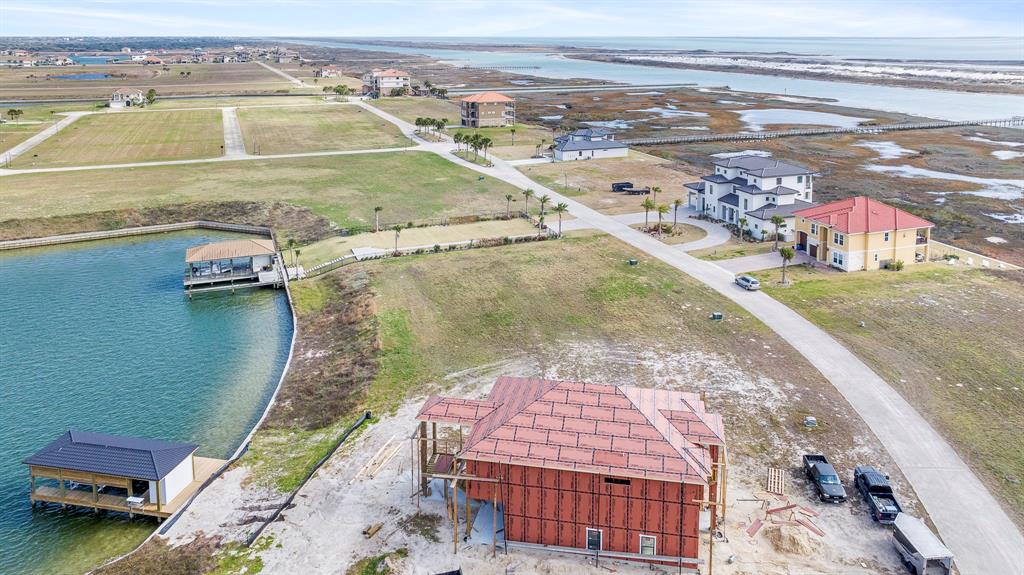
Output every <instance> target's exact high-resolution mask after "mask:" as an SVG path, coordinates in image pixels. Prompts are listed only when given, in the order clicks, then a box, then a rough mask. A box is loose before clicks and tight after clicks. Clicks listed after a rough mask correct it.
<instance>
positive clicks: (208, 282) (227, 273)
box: [184, 238, 284, 293]
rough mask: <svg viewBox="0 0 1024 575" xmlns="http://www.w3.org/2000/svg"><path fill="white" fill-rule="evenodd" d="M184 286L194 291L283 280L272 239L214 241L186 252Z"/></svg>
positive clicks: (276, 282) (248, 285)
mask: <svg viewBox="0 0 1024 575" xmlns="http://www.w3.org/2000/svg"><path fill="white" fill-rule="evenodd" d="M184 284H185V289H186V290H188V291H189V293H192V292H199V291H214V290H223V289H230V290H233V289H236V288H243V287H260V286H273V287H279V286H281V285H283V284H284V277H283V265H282V263H281V258H280V257H279V256H278V253H277V249H276V247H275V245H274V240H273V239H269V238H268V239H262V238H261V239H242V240H228V241H223V242H213V243H209V244H202V245H198V246H194V247H191V248H189V249H188V250H187V251H186V252H185V280H184Z"/></svg>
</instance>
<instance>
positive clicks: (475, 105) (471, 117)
mask: <svg viewBox="0 0 1024 575" xmlns="http://www.w3.org/2000/svg"><path fill="white" fill-rule="evenodd" d="M515 123H516V101H515V100H513V99H512V98H509V97H508V96H506V95H504V94H499V93H497V92H482V93H480V94H473V95H472V96H466V97H465V98H463V99H462V125H463V126H466V127H468V128H487V127H495V126H497V127H501V126H513V125H515Z"/></svg>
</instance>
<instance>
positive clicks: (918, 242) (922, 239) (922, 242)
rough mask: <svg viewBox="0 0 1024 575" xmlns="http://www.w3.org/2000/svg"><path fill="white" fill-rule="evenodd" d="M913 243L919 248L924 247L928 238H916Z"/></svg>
mask: <svg viewBox="0 0 1024 575" xmlns="http://www.w3.org/2000/svg"><path fill="white" fill-rule="evenodd" d="M915 243H917V245H919V246H923V245H926V244H927V243H928V236H917V239H916V240H915Z"/></svg>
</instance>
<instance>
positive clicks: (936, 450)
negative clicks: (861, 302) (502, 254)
mask: <svg viewBox="0 0 1024 575" xmlns="http://www.w3.org/2000/svg"><path fill="white" fill-rule="evenodd" d="M357 105H359V106H362V107H363V108H364V109H366V110H367V111H369V112H372V113H374V114H376V115H378V116H380V117H381V118H384V119H385V120H388V121H389V122H391V123H393V124H395V125H397V126H398V127H399V128H401V129H402V131H403V132H404V133H405V134H406V135H407V136H409V137H410V138H412V139H413V140H414V141H417V142H421V145H420V146H419V148H420V149H426V150H430V151H432V152H434V153H436V154H438V155H440V156H442V157H444V158H446V159H448V160H450V161H452V162H455V163H457V164H460V165H463V166H465V167H467V168H469V169H471V170H475V171H477V172H480V173H483V174H487V175H489V176H491V177H494V178H498V179H501V180H503V181H505V182H507V183H509V184H512V185H513V186H516V187H517V188H520V189H526V188H533V189H534V190H535V191H536V192H537V194H538V195H540V194H548V195H549V196H551V198H552V200H553V201H554V202H564V203H565V204H567V205H568V206H569V212H570V213H571V214H572V215H573V216H575V217H576V220H574V221H580V224H577V225H582V224H586V225H587V226H588V227H592V228H596V229H599V230H601V231H603V232H605V233H608V234H610V235H613V236H615V237H616V238H618V239H620V240H622V241H624V242H626V243H627V244H629V245H631V246H633V247H635V248H637V249H639V250H641V251H643V252H645V253H647V254H648V255H650V256H652V257H654V258H657V259H659V260H661V261H663V262H665V263H667V264H669V265H671V266H672V267H675V268H676V269H678V270H680V271H682V272H684V273H686V274H688V275H690V276H692V277H693V278H695V279H697V280H699V281H701V282H703V283H704V284H706V285H708V286H709V287H711V288H713V289H714V290H715V291H717V292H719V293H721V294H722V295H724V296H725V297H727V298H729V299H730V300H732V301H734V302H736V303H737V304H739V305H740V306H742V307H743V308H744V309H746V310H747V311H748V312H750V313H751V314H752V315H754V316H755V317H756V318H758V319H759V320H761V321H762V322H764V323H765V324H766V325H767V326H768V327H770V328H771V329H772V330H773V331H775V332H776V333H777V334H779V336H781V337H782V338H783V339H785V340H786V341H787V342H789V344H790V345H792V346H793V348H794V349H796V350H797V351H798V352H800V354H801V355H803V356H804V357H805V358H806V359H807V360H808V361H809V362H810V363H811V364H812V365H814V367H816V368H817V369H818V371H820V372H821V374H822V375H824V376H825V378H826V379H828V380H829V382H831V383H832V385H834V386H835V387H836V389H838V390H839V392H840V393H842V394H843V396H844V397H845V398H846V399H847V401H849V402H850V404H851V405H852V406H853V408H854V409H855V410H856V411H857V413H858V414H859V415H860V416H861V418H862V419H863V420H864V421H865V422H866V423H867V424H868V426H869V427H870V428H871V430H872V431H873V432H874V433H875V435H876V436H877V437H878V439H879V441H880V442H881V443H882V445H884V446H885V448H886V449H887V450H888V451H889V454H890V455H892V458H893V460H894V461H896V464H897V465H899V467H900V469H901V470H902V471H903V474H904V476H906V478H907V480H908V481H910V483H911V485H913V487H914V490H915V491H916V492H917V495H918V497H919V498H920V500H921V503H922V504H924V506H925V508H926V509H927V510H928V515H929V516H930V517H931V519H932V521H933V522H934V523H935V525H936V526H937V527H938V530H939V533H940V534H941V535H942V538H943V540H944V541H945V543H946V545H947V546H948V547H949V548H950V549H951V550H952V551H953V553H954V554H955V555H956V564H957V567H958V568H959V569H960V573H961V574H962V575H1019V574H1022V573H1024V537H1022V536H1021V533H1020V531H1019V530H1018V529H1017V526H1016V525H1015V524H1014V523H1013V522H1012V521H1011V520H1010V518H1009V517H1008V516H1007V515H1006V513H1005V512H1004V511H1003V509H1002V507H1000V505H999V503H998V502H997V501H996V500H995V498H994V497H992V494H990V493H989V492H988V490H987V489H986V488H985V486H984V485H983V484H982V483H981V481H979V480H978V478H977V477H976V476H975V475H974V473H973V472H972V471H971V469H970V468H969V467H968V466H967V464H966V463H964V461H963V460H962V459H961V458H960V456H959V455H957V454H956V452H955V451H953V448H952V447H950V445H949V444H948V443H947V442H946V441H945V439H943V438H942V436H941V435H939V433H938V432H936V431H935V429H933V428H932V426H931V425H930V424H929V423H928V422H927V421H925V420H924V418H923V417H921V415H920V414H919V413H917V411H916V410H915V409H914V408H913V407H912V406H911V405H910V404H909V403H907V401H906V400H905V399H903V397H902V396H901V395H900V394H899V393H898V392H896V390H894V389H893V388H892V387H890V386H889V384H887V383H886V382H885V381H884V380H883V379H882V378H881V377H879V376H878V374H876V373H875V372H874V371H872V369H871V368H870V367H868V366H867V365H866V364H865V363H864V362H862V361H861V360H860V359H858V358H857V356H855V355H854V354H853V353H852V352H850V351H849V350H848V349H846V347H844V346H843V345H842V344H841V343H839V342H838V341H836V340H835V339H834V338H833V337H832V336H830V335H829V334H828V333H826V332H825V331H823V330H822V329H820V328H818V327H817V326H815V325H814V324H812V323H811V322H809V321H807V320H806V319H804V318H803V316H801V315H800V314H798V313H796V312H795V311H793V310H791V309H789V308H788V307H786V306H785V305H783V304H782V303H780V302H779V301H777V300H775V299H773V298H771V297H770V296H768V295H767V294H765V293H763V292H748V291H746V290H743V289H740V288H738V287H737V286H736V285H735V284H733V274H732V273H730V272H728V271H726V270H725V269H723V268H721V267H719V266H717V265H715V264H713V263H711V262H708V261H704V260H699V259H697V258H694V257H692V256H690V255H688V254H686V253H685V252H684V251H682V250H680V249H676V248H674V247H673V246H669V245H666V244H664V243H662V242H660V241H659V240H657V239H655V238H653V237H651V236H649V235H647V234H644V233H642V232H640V231H637V230H634V229H632V228H630V227H629V226H628V225H626V224H624V223H621V222H618V221H616V220H615V219H614V218H613V217H610V216H606V215H604V214H602V213H600V212H597V211H596V210H593V209H591V208H589V207H587V206H584V205H583V204H581V203H579V202H577V201H575V200H573V199H571V198H568V197H565V196H563V195H561V194H559V193H557V192H555V191H554V190H551V189H549V188H546V187H544V186H542V185H540V184H538V183H537V182H534V181H533V180H531V179H529V178H528V177H526V176H525V175H524V174H523V173H522V172H520V171H518V170H516V169H515V167H513V166H511V165H509V164H508V162H505V161H504V160H501V159H499V158H493V157H492V158H491V161H492V163H493V164H494V166H493V167H490V168H485V167H482V166H479V165H476V164H472V163H469V162H466V161H464V160H462V159H461V158H458V157H456V156H454V155H453V154H451V145H450V144H449V143H446V142H440V143H427V142H424V141H423V140H421V139H420V138H418V137H417V136H416V134H415V131H416V127H415V126H413V125H412V124H410V123H408V122H405V121H403V120H400V119H398V118H396V117H395V116H392V115H391V114H388V113H386V112H384V111H382V110H379V109H377V108H375V107H373V106H369V105H367V104H365V103H363V102H359V103H357ZM1007 448H1010V447H1009V446H1007Z"/></svg>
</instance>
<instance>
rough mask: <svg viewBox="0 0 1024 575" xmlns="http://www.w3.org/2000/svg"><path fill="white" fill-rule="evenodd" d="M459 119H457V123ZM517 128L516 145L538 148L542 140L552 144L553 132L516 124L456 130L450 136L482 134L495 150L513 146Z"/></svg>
mask: <svg viewBox="0 0 1024 575" xmlns="http://www.w3.org/2000/svg"><path fill="white" fill-rule="evenodd" d="M457 120H458V118H456V122H457ZM513 127H514V128H515V130H516V134H515V145H516V146H524V145H529V146H531V147H533V146H536V145H537V144H539V143H540V141H541V139H542V138H543V139H546V140H547V142H548V143H549V144H550V143H551V131H550V130H546V129H544V128H540V127H537V126H529V125H526V124H516V125H515V126H507V127H504V128H456V129H453V130H450V134H451V135H452V136H454V135H455V134H462V135H464V136H465V135H469V136H472V135H473V134H480V135H481V136H483V137H485V138H490V139H491V141H492V142H494V147H495V148H501V147H506V146H512V145H513V144H512V128H513Z"/></svg>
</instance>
